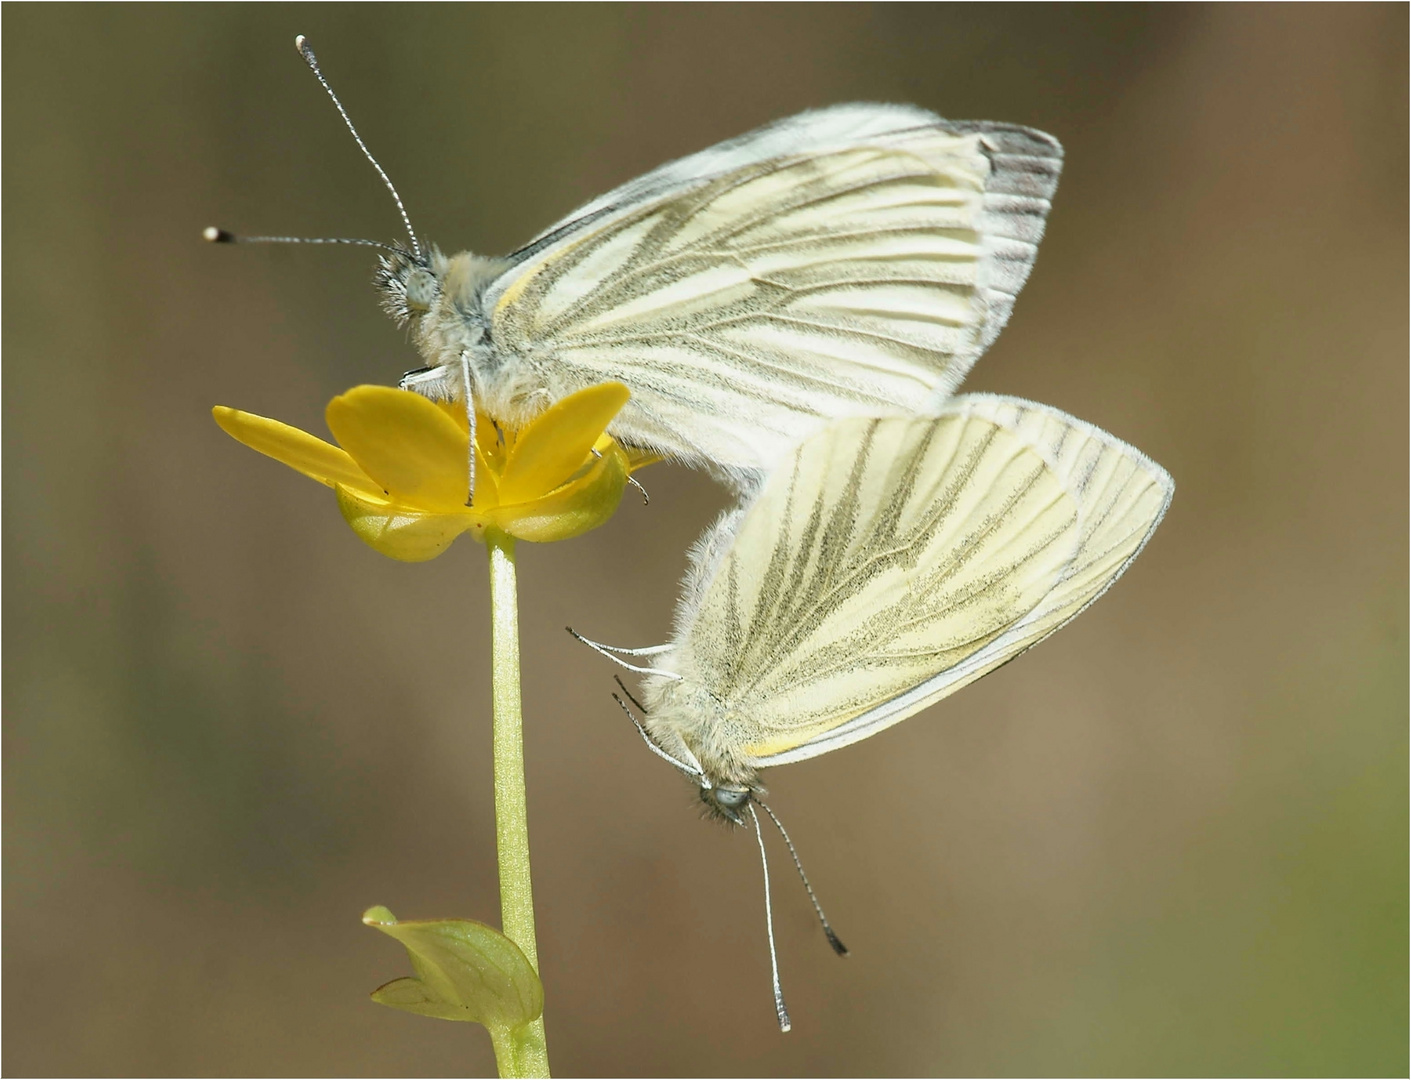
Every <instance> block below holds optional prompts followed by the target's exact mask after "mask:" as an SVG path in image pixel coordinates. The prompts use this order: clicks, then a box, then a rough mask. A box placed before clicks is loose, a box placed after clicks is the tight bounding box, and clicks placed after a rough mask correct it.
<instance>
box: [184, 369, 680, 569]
mask: <svg viewBox="0 0 1411 1080" xmlns="http://www.w3.org/2000/svg"><path fill="white" fill-rule="evenodd" d="M627 398H628V391H627V387H625V386H623V385H622V384H621V383H602V384H600V385H598V386H590V387H588V388H587V389H586V390H580V391H578V393H576V394H571V395H569V396H568V397H566V398H564V399H563V400H562V401H559V402H557V403H556V404H554V405H552V406H551V407H550V408H549V409H547V410H546V411H545V412H544V413H543V414H542V415H540V416H538V417H537V418H535V419H534V420H533V421H531V422H530V423H529V424H528V425H527V426H525V427H524V428H521V429H520V430H519V431H503V432H501V431H497V430H496V428H495V425H494V424H493V423H492V422H491V421H490V419H489V417H486V416H484V415H483V414H482V415H480V416H478V417H477V420H476V439H475V499H474V505H472V506H467V505H466V491H467V488H468V486H469V472H470V469H469V462H468V457H469V454H468V450H469V446H470V439H469V425H468V424H467V423H466V417H465V410H464V408H463V407H461V406H458V405H451V404H437V403H435V402H432V401H428V400H427V399H426V398H424V397H422V396H421V395H420V394H413V393H411V392H410V391H408V390H396V389H393V388H392V387H389V386H356V387H354V388H353V389H351V390H349V391H348V392H347V393H346V394H340V395H339V396H338V397H336V398H334V399H333V400H332V401H331V402H329V404H328V409H327V411H326V413H325V418H326V419H327V421H328V429H329V430H330V431H331V432H333V435H334V438H336V439H337V440H338V442H339V443H341V444H342V445H341V447H339V446H334V445H333V444H332V443H327V442H324V441H323V440H322V439H319V438H316V437H314V436H313V435H310V434H308V433H307V432H304V431H300V430H299V429H298V428H294V427H290V426H289V425H288V424H281V423H280V422H279V421H278V420H269V419H266V418H265V417H263V416H255V415H253V414H251V413H245V412H240V411H239V410H237V409H227V408H225V407H224V406H222V405H217V406H216V407H215V408H214V409H213V410H211V411H212V414H213V415H214V416H215V420H216V423H217V424H219V425H220V426H221V427H222V428H223V429H224V430H225V431H226V433H227V434H229V435H231V436H233V437H234V438H236V439H238V440H239V441H240V442H242V443H244V444H245V445H246V446H248V447H250V448H251V449H253V450H258V451H259V452H260V453H262V454H267V455H269V456H270V457H272V458H274V459H275V460H277V461H282V462H284V464H286V465H288V466H289V467H290V468H291V469H297V470H298V471H299V472H301V473H303V474H304V475H305V476H308V477H312V478H313V479H315V480H317V481H319V482H320V483H322V484H327V485H328V486H329V487H331V488H333V489H334V491H335V492H336V493H337V495H338V508H339V509H340V510H342V512H343V517H344V518H345V519H346V520H347V522H348V524H349V525H351V526H352V527H353V531H354V532H355V533H357V534H358V535H359V536H360V537H362V539H363V540H365V541H366V542H367V543H368V544H369V545H370V546H371V547H373V548H375V549H376V550H377V551H380V552H381V553H382V554H384V555H388V556H390V557H392V558H394V559H401V560H402V561H404V562H420V561H422V560H424V559H431V558H434V557H435V556H437V555H439V554H441V552H443V551H445V550H446V548H447V547H449V546H450V543H451V541H452V540H454V539H455V538H456V537H457V536H459V535H460V534H461V533H464V532H469V533H472V534H474V535H475V536H476V537H477V538H479V539H482V540H483V539H484V535H485V530H486V529H492V528H493V529H499V530H500V531H502V532H505V533H508V534H509V535H511V536H514V537H517V538H519V539H520V540H536V541H546V540H567V539H568V538H569V537H572V536H577V535H579V534H580V533H584V532H587V531H588V530H589V529H592V528H595V527H596V526H598V525H601V524H602V523H603V522H604V521H606V520H607V519H608V518H609V517H611V516H612V513H613V511H614V510H616V509H617V504H618V501H619V500H620V499H621V498H622V489H623V486H624V485H625V484H626V483H627V476H628V474H629V473H630V472H632V470H633V469H634V468H640V467H641V466H643V465H646V464H649V463H650V462H652V461H655V460H657V459H656V458H655V457H654V456H649V455H645V454H637V453H634V452H629V451H626V450H624V449H623V448H622V447H621V446H619V445H618V444H617V442H616V441H614V440H613V439H612V437H611V436H609V435H607V434H606V433H605V429H606V428H607V426H608V424H609V423H611V421H612V418H613V417H614V416H616V415H617V413H618V410H620V409H621V408H622V406H623V405H625V404H626V403H627Z"/></svg>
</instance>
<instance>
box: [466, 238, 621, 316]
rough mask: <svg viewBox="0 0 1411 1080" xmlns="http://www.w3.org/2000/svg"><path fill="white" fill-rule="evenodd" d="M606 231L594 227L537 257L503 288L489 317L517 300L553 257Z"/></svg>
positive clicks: (560, 256)
mask: <svg viewBox="0 0 1411 1080" xmlns="http://www.w3.org/2000/svg"><path fill="white" fill-rule="evenodd" d="M606 231H607V230H606V229H594V230H593V231H592V232H590V233H588V234H587V235H586V236H580V237H579V238H578V239H577V240H575V241H573V242H572V243H571V244H569V245H567V246H566V247H562V248H560V249H559V250H557V251H555V252H553V253H552V254H549V255H546V256H544V257H543V258H541V259H539V261H538V263H537V264H536V265H534V266H533V267H532V268H531V269H529V270H527V271H526V272H524V273H523V274H520V275H519V277H517V278H515V279H514V281H513V282H512V283H511V284H510V287H509V288H508V289H506V290H505V292H504V295H503V296H501V297H500V298H499V300H497V301H496V302H495V309H494V310H493V311H492V312H491V313H490V314H491V317H492V318H493V317H494V316H496V315H498V314H499V313H500V309H501V308H503V307H505V306H506V305H507V304H512V303H514V302H515V301H516V300H518V299H519V294H520V293H522V292H524V290H525V287H526V286H527V285H528V284H529V279H530V278H532V277H534V275H535V274H538V273H539V272H540V271H541V270H543V269H544V267H546V266H548V265H549V264H550V263H551V262H553V261H554V260H555V259H561V258H563V256H565V255H567V254H568V253H569V252H570V251H572V250H573V249H574V248H576V247H578V246H579V245H580V244H586V243H587V242H588V241H589V240H591V239H593V238H594V237H595V236H598V235H599V234H601V233H603V232H606Z"/></svg>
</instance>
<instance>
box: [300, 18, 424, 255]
mask: <svg viewBox="0 0 1411 1080" xmlns="http://www.w3.org/2000/svg"><path fill="white" fill-rule="evenodd" d="M294 47H295V48H296V49H298V50H299V55H300V56H302V57H303V58H304V63H306V64H308V65H309V70H310V71H312V72H313V73H314V77H315V78H316V79H318V81H319V83H320V84H321V85H322V86H323V88H324V89H325V90H327V91H328V96H329V97H330V98H332V99H333V105H334V107H335V108H336V109H337V110H338V115H339V116H341V117H342V118H343V123H345V124H346V125H348V130H349V131H350V132H351V133H352V136H353V140H354V141H355V142H356V143H357V144H358V149H359V150H361V151H362V152H363V156H364V157H366V158H367V159H368V161H370V162H372V167H373V168H374V169H376V170H377V175H378V176H380V177H382V182H383V183H384V184H386V185H387V190H388V191H389V192H391V193H392V201H393V202H395V203H396V204H397V213H399V214H401V215H402V224H403V225H405V226H406V227H407V236H408V238H409V239H410V240H411V242H412V254H413V255H414V256H415V258H416V261H417V262H418V263H420V262H421V261H422V255H421V244H420V243H419V242H418V241H417V238H416V231H415V230H414V229H413V228H412V219H411V218H410V217H408V216H407V208H406V207H405V206H403V205H402V197H401V196H400V195H398V194H397V189H396V187H395V186H393V184H392V179H391V177H389V176H388V175H387V172H386V170H385V169H383V168H382V166H381V165H379V164H378V163H377V158H375V157H373V156H372V151H371V150H369V149H368V148H367V143H365V142H363V137H362V136H361V135H359V134H358V129H357V128H355V127H354V126H353V120H352V118H351V117H350V116H349V115H348V110H347V109H345V108H343V103H342V102H341V101H339V100H338V95H337V94H335V93H334V92H333V87H331V86H329V85H328V80H327V79H325V78H324V77H323V71H322V70H320V68H319V66H318V58H317V57H316V56H314V50H313V49H312V48H311V47H310V46H309V40H308V38H306V37H304V35H303V34H299V35H298V36H297V37H295V38H294Z"/></svg>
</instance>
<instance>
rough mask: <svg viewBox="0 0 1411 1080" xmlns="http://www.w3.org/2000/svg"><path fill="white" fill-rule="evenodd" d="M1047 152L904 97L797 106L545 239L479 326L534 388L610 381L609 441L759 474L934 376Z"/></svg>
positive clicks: (1032, 239) (937, 386)
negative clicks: (812, 110)
mask: <svg viewBox="0 0 1411 1080" xmlns="http://www.w3.org/2000/svg"><path fill="white" fill-rule="evenodd" d="M834 113H836V114H838V116H837V117H836V118H834V119H833V122H831V123H830V122H829V119H830V116H831V115H832V114H834ZM843 118H850V120H851V121H853V122H852V123H851V126H849V125H847V124H843V123H842V119H843ZM926 119H929V120H930V123H922V122H919V121H923V120H926ZM862 120H868V121H869V123H866V124H864V123H862V122H861V121H862ZM888 121H890V122H892V123H897V124H901V125H906V126H901V127H899V128H898V129H895V130H890V131H889V130H886V123H887V122H888ZM961 127H963V128H965V130H957V128H961ZM859 131H860V132H861V134H857V132H859ZM844 132H851V134H844ZM1060 154H1061V152H1060V150H1059V148H1058V145H1057V143H1056V142H1054V141H1053V140H1052V139H1049V138H1048V137H1047V136H1043V135H1041V134H1039V133H1035V132H1029V131H1027V130H1026V129H1020V128H1010V127H1005V126H1001V125H970V126H966V125H949V126H946V125H944V124H943V122H940V121H937V120H936V119H935V118H934V117H930V116H929V114H926V113H924V112H921V111H920V110H914V109H895V108H891V107H885V106H849V107H844V108H841V109H837V110H826V111H824V112H822V113H817V114H805V116H804V117H800V118H796V119H795V120H794V121H790V122H784V123H782V124H778V125H773V126H772V127H771V128H766V129H764V130H763V131H762V132H760V133H757V134H756V135H755V136H753V137H747V138H746V139H744V140H738V141H736V142H735V143H732V144H725V145H724V146H722V147H721V148H717V149H716V150H715V151H708V152H706V153H705V154H702V155H695V156H694V157H693V158H691V159H687V162H694V166H693V167H694V168H695V169H696V170H697V172H696V175H694V176H692V175H690V171H689V170H687V169H685V168H684V166H685V165H686V162H683V163H678V166H680V167H679V168H677V167H672V166H668V167H666V169H664V170H658V173H657V174H652V175H651V176H649V177H646V178H643V180H642V181H641V182H640V183H639V185H638V186H637V187H636V188H633V186H631V185H629V187H628V188H626V189H623V192H624V193H628V194H624V195H623V196H622V201H621V203H620V204H614V203H612V202H611V201H610V200H611V198H612V197H611V196H607V197H605V198H604V200H599V202H598V203H595V204H590V206H589V207H586V208H584V211H583V212H581V214H580V216H579V217H578V218H577V219H576V220H577V221H578V222H580V224H579V225H578V226H577V227H573V226H572V224H570V226H566V227H560V228H558V229H556V230H551V231H550V233H549V234H547V236H546V238H545V240H544V241H543V242H542V244H541V245H531V248H530V249H528V250H527V251H526V253H524V255H523V257H522V258H521V261H519V262H518V263H517V264H516V265H515V266H514V267H513V268H512V269H510V270H509V271H507V272H506V273H505V274H504V275H503V276H502V277H501V278H500V279H498V280H497V281H496V282H494V283H493V284H492V285H491V286H490V288H489V290H488V291H487V293H486V297H485V305H486V308H487V310H488V311H489V317H490V333H491V337H492V339H493V341H494V342H495V344H496V348H497V349H498V350H501V351H502V352H503V353H505V354H506V355H510V356H517V357H519V358H521V359H523V360H525V361H528V362H529V363H531V364H532V366H533V367H534V368H535V370H537V371H539V372H541V373H542V376H543V378H544V379H545V380H546V381H547V383H548V384H549V385H548V386H547V389H548V391H549V393H550V395H551V396H552V397H554V398H557V397H559V396H562V395H563V394H566V393H569V392H571V391H573V390H575V389H578V388H579V387H581V386H585V385H589V384H591V383H595V382H600V381H604V380H607V379H620V380H622V381H623V382H625V383H627V385H628V386H630V387H631V388H632V391H633V398H632V401H631V402H630V403H629V404H628V406H627V408H626V409H625V410H624V412H623V414H622V415H621V417H620V418H619V421H618V425H617V429H616V430H618V432H619V434H620V436H621V437H623V438H625V439H627V440H628V441H635V442H640V443H643V444H645V445H650V446H655V447H660V448H662V449H665V450H667V451H668V452H671V453H675V454H677V455H679V456H682V457H685V458H688V459H689V458H695V459H700V460H707V461H710V462H713V463H714V464H716V465H717V466H718V467H720V468H722V469H724V470H726V471H729V470H731V469H761V468H768V467H771V466H772V465H774V464H777V463H778V462H779V461H781V460H783V458H784V457H786V456H787V454H788V451H789V450H790V449H791V448H792V446H793V445H795V444H796V443H797V442H798V441H799V440H800V439H802V438H803V437H805V436H806V435H807V434H808V433H809V432H810V431H812V430H814V429H815V428H816V427H817V426H819V425H820V424H821V423H822V422H824V420H826V419H827V418H832V417H838V416H846V415H883V414H887V413H907V414H914V413H918V412H927V411H932V410H934V408H935V407H936V406H937V405H938V403H939V402H940V401H941V400H943V399H944V397H945V396H946V395H947V394H949V393H950V392H951V391H952V390H953V389H954V387H955V386H956V385H957V384H958V382H959V381H960V379H961V378H962V377H963V376H964V374H965V372H966V371H967V370H968V369H969V367H970V365H971V364H972V363H973V362H974V360H975V358H976V357H977V356H978V355H979V353H980V351H981V350H982V349H983V348H984V347H985V345H987V344H988V343H989V341H990V340H992V339H993V337H994V335H995V334H996V333H998V330H999V328H1000V327H1001V326H1002V325H1003V323H1004V321H1005V319H1006V318H1007V317H1008V313H1009V309H1010V306H1011V305H1012V302H1013V297H1014V294H1015V293H1017V292H1018V290H1019V288H1020V286H1021V285H1022V284H1023V281H1024V279H1025V277H1026V276H1027V274H1028V269H1029V266H1030V264H1031V263H1032V261H1033V255H1034V251H1035V245H1036V244H1037V242H1038V239H1039V237H1040V235H1041V233H1042V228H1043V220H1044V215H1045V213H1046V212H1047V209H1048V199H1049V197H1050V196H1051V194H1052V191H1053V187H1054V185H1055V184H1056V182H1057V175H1058V167H1059V162H1060ZM713 167H714V168H715V170H716V171H714V172H712V171H711V170H712V168H713ZM673 168H677V171H675V172H672V171H671V170H672V169H673ZM653 176H655V177H657V179H656V180H655V181H653V180H652V177H653ZM662 189H664V190H662ZM647 191H659V192H660V193H658V194H655V195H654V196H653V197H646V196H645V195H644V193H645V192H647ZM629 196H630V197H629Z"/></svg>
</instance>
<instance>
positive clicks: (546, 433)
mask: <svg viewBox="0 0 1411 1080" xmlns="http://www.w3.org/2000/svg"><path fill="white" fill-rule="evenodd" d="M629 396H631V395H630V394H629V392H628V390H627V387H625V386H623V385H622V384H621V383H611V382H610V383H599V384H598V385H596V386H590V387H588V388H587V389H586V390H579V391H578V392H577V393H576V394H570V395H569V396H568V397H566V398H564V399H563V400H562V401H559V402H556V403H555V404H553V405H551V406H550V407H549V408H548V409H547V410H546V411H545V412H544V413H543V414H542V415H540V416H538V417H536V418H535V419H534V421H533V422H532V423H530V424H529V426H528V427H526V428H524V429H523V430H522V431H520V433H519V438H518V439H516V440H515V444H514V448H513V449H512V450H511V451H510V455H509V460H508V461H507V462H506V463H505V471H504V475H503V476H501V477H500V505H502V506H511V505H514V504H517V503H527V502H529V501H531V500H533V499H537V498H539V496H541V495H545V494H547V493H548V492H550V491H553V490H554V488H556V487H558V486H559V485H561V484H562V483H563V482H564V481H565V480H567V479H568V478H569V477H570V476H572V475H573V474H574V473H575V472H576V471H577V470H578V469H580V468H581V467H582V466H583V463H584V461H585V459H586V458H587V457H588V451H589V450H591V449H592V448H593V444H594V443H595V442H597V440H598V437H599V436H600V435H602V433H603V429H604V428H606V427H607V426H608V424H610V423H611V422H612V418H613V417H614V416H616V415H617V414H618V412H619V411H620V410H621V408H622V406H623V405H625V404H627V399H628V397H629ZM340 441H342V440H340Z"/></svg>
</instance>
